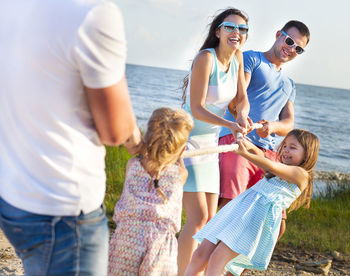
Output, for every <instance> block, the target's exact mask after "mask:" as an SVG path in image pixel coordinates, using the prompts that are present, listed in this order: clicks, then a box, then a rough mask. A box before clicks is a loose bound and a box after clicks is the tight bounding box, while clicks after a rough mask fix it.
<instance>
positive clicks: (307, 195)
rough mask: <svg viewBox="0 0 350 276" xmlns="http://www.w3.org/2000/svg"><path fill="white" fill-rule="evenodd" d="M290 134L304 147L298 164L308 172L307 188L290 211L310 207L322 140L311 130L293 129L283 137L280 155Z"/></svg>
mask: <svg viewBox="0 0 350 276" xmlns="http://www.w3.org/2000/svg"><path fill="white" fill-rule="evenodd" d="M289 136H294V137H295V138H296V139H297V140H298V142H299V143H300V145H301V146H302V147H303V149H304V159H303V161H302V162H301V163H300V164H299V165H298V166H299V167H302V168H303V169H304V170H306V171H307V172H308V185H307V187H306V189H305V190H304V191H303V192H302V193H301V194H300V196H299V197H298V198H297V199H296V200H295V201H294V202H293V203H292V205H291V206H290V207H289V209H288V212H291V211H293V210H296V209H298V208H300V207H302V206H303V205H304V208H309V207H310V203H311V197H312V193H313V188H314V168H315V166H316V162H317V158H318V152H319V149H320V142H319V140H318V137H317V136H316V135H315V134H313V133H311V132H310V131H307V130H303V129H293V130H292V131H290V132H289V133H288V134H287V136H286V137H285V138H284V139H283V141H282V142H281V144H280V145H279V147H278V155H279V156H280V155H281V152H282V148H283V145H284V143H285V141H286V139H287V138H288V137H289ZM273 176H274V175H267V178H271V177H273Z"/></svg>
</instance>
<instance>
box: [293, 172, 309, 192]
mask: <svg viewBox="0 0 350 276" xmlns="http://www.w3.org/2000/svg"><path fill="white" fill-rule="evenodd" d="M292 173H293V174H294V176H293V177H294V181H292V182H293V183H294V184H296V185H297V186H298V187H299V189H300V191H304V190H305V188H306V187H307V185H308V183H309V173H308V172H307V171H306V170H304V169H303V168H301V167H299V166H293V172H292Z"/></svg>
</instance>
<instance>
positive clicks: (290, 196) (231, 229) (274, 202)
mask: <svg viewBox="0 0 350 276" xmlns="http://www.w3.org/2000/svg"><path fill="white" fill-rule="evenodd" d="M300 193H301V192H300V190H299V188H298V186H297V185H295V184H293V183H288V182H286V181H285V180H283V179H281V178H279V177H273V178H270V179H267V178H263V179H261V180H260V181H259V182H258V183H257V184H255V185H254V186H253V187H251V188H250V189H248V190H246V191H245V192H243V193H241V194H240V195H239V196H238V197H236V198H234V199H233V200H231V201H230V202H229V203H228V204H226V205H225V206H224V207H223V208H222V209H221V210H220V211H219V212H218V213H217V214H216V215H215V216H214V217H213V218H212V219H211V220H210V221H209V222H208V223H207V224H206V225H205V226H204V227H203V228H202V229H201V230H200V231H199V232H198V233H197V234H196V235H194V239H196V240H197V241H199V242H201V241H202V240H203V239H207V240H208V241H210V242H212V243H214V244H217V243H218V242H219V241H222V242H223V243H225V244H226V245H227V246H228V247H229V248H231V249H232V250H233V251H235V252H236V253H239V255H238V256H237V257H235V258H234V259H232V260H231V261H229V262H228V263H227V265H226V268H227V269H228V270H230V271H231V272H232V273H233V274H234V275H240V272H242V270H243V269H244V268H248V269H260V270H265V269H267V266H268V264H269V262H270V259H271V256H272V252H273V249H274V247H275V245H276V242H277V238H278V234H279V230H280V224H281V220H282V210H283V209H287V208H288V207H289V206H290V205H291V204H292V202H293V201H294V200H295V199H296V198H297V197H298V196H299V195H300Z"/></svg>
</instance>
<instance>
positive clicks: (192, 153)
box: [182, 123, 263, 158]
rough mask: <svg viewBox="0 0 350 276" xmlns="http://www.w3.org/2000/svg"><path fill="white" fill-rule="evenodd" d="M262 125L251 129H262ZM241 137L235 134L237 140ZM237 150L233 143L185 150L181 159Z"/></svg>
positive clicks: (255, 125) (241, 136)
mask: <svg viewBox="0 0 350 276" xmlns="http://www.w3.org/2000/svg"><path fill="white" fill-rule="evenodd" d="M262 127H263V125H262V124H259V123H255V124H253V129H258V128H262ZM242 138H243V135H242V133H237V140H239V139H242ZM237 149H238V144H236V143H233V144H231V145H223V146H217V147H208V148H202V149H194V150H186V151H184V153H183V154H182V158H188V157H193V156H198V155H204V154H211V153H221V152H228V151H234V150H237Z"/></svg>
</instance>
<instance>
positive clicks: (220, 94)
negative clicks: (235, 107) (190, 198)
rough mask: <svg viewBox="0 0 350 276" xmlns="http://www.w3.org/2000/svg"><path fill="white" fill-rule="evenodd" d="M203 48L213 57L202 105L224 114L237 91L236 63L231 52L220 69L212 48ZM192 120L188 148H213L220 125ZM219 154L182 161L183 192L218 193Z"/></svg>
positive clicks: (187, 104) (213, 111)
mask: <svg viewBox="0 0 350 276" xmlns="http://www.w3.org/2000/svg"><path fill="white" fill-rule="evenodd" d="M203 51H208V52H210V53H211V54H212V55H213V57H214V58H213V65H212V70H211V74H210V78H209V84H208V90H207V96H206V99H205V108H207V109H208V110H209V111H211V112H212V113H214V114H216V115H218V116H220V117H223V116H224V114H225V110H226V108H227V106H228V104H229V103H230V102H231V100H232V99H233V98H234V97H235V96H236V94H237V79H238V68H239V63H238V60H237V58H236V56H235V55H234V56H233V58H232V60H231V63H230V67H229V70H228V72H223V71H221V70H220V68H219V66H218V60H217V57H216V52H215V49H213V48H209V49H205V50H203ZM189 79H190V80H191V76H189ZM190 87H191V84H190V83H189V84H188V86H187V91H186V103H185V105H184V109H185V110H186V111H187V112H189V113H190V114H192V112H191V105H190ZM193 121H194V128H193V130H192V132H191V134H190V137H189V139H188V147H187V149H194V148H205V147H216V146H217V145H218V140H219V132H220V129H221V126H218V125H212V124H208V123H206V122H202V121H200V120H197V119H195V118H193ZM218 156H219V155H218V154H217V153H214V154H207V155H201V156H195V157H191V158H186V159H185V160H184V162H185V165H186V168H187V170H188V177H187V181H186V183H185V185H184V188H183V190H184V191H185V192H206V193H215V194H218V193H219V192H220V172H219V157H218Z"/></svg>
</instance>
